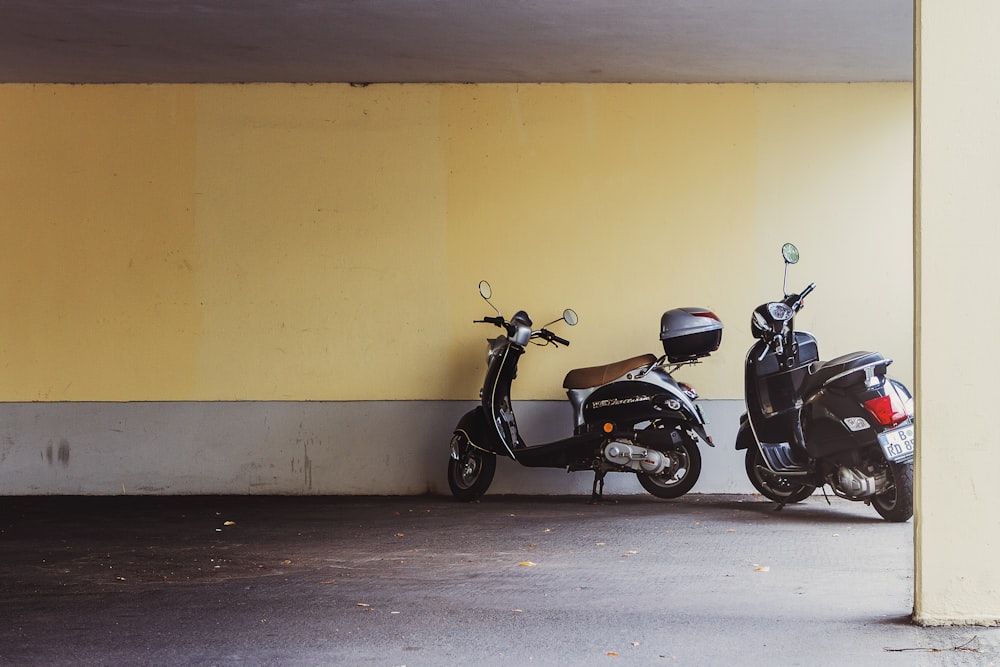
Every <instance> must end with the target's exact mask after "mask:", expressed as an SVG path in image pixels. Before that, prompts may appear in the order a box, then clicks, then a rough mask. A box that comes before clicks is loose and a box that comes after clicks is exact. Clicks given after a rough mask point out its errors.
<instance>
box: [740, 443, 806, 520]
mask: <svg viewBox="0 0 1000 667" xmlns="http://www.w3.org/2000/svg"><path fill="white" fill-rule="evenodd" d="M766 467H767V466H766V465H765V464H764V457H763V456H761V453H760V450H759V449H758V448H757V446H756V445H752V446H750V447H748V448H747V457H746V471H747V479H749V480H750V483H751V484H753V488H755V489H757V490H758V491H760V493H761V494H762V495H763V496H764V497H766V498H769V499H770V500H773V501H774V502H776V503H781V504H782V505H790V504H792V503H798V502H801V501H803V500H805V499H806V498H808V497H809V496H811V495H812V494H813V491H815V490H816V487H815V486H813V485H812V484H799V483H797V482H795V481H794V477H782V476H780V475H777V474H774V473H771V474H769V475H768V477H770V478H771V479H765V478H764V476H763V475H762V474H761V472H760V469H761V468H766Z"/></svg>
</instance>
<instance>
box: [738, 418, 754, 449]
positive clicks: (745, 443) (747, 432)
mask: <svg viewBox="0 0 1000 667" xmlns="http://www.w3.org/2000/svg"><path fill="white" fill-rule="evenodd" d="M756 445H757V442H756V441H755V440H754V437H753V430H752V429H751V428H750V421H749V419H748V418H747V414H746V413H745V412H744V413H743V415H742V416H741V417H740V430H739V431H738V432H737V433H736V449H738V450H739V449H750V448H751V447H755V446H756Z"/></svg>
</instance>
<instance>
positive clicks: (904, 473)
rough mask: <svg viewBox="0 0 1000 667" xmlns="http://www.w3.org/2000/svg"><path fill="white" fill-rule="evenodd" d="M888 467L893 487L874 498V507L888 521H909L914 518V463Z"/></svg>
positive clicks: (892, 464) (891, 464) (894, 464)
mask: <svg viewBox="0 0 1000 667" xmlns="http://www.w3.org/2000/svg"><path fill="white" fill-rule="evenodd" d="M887 465H888V472H889V474H890V475H892V487H891V488H889V489H888V490H886V491H883V492H882V493H880V494H878V495H876V496H874V497H872V507H874V508H875V511H876V512H878V513H879V516H881V517H882V518H883V519H885V520H886V521H891V522H893V523H901V522H903V521H908V520H909V519H910V517H912V516H913V463H912V462H911V463H888V464H887Z"/></svg>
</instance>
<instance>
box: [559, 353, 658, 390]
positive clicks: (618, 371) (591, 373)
mask: <svg viewBox="0 0 1000 667" xmlns="http://www.w3.org/2000/svg"><path fill="white" fill-rule="evenodd" d="M654 363H656V356H655V355H652V354H644V355H642V356H639V357H632V358H631V359H626V360H624V361H618V362H616V363H613V364H608V365H607V366H592V367H591V368H577V369H574V370H571V371H570V372H569V373H567V374H566V379H565V380H563V388H564V389H589V388H590V387H599V386H601V385H602V384H607V383H608V382H611V381H612V380H615V379H617V378H620V377H621V376H623V375H625V374H626V373H628V372H629V371H634V370H637V369H639V368H642V367H643V366H650V365H652V364H654Z"/></svg>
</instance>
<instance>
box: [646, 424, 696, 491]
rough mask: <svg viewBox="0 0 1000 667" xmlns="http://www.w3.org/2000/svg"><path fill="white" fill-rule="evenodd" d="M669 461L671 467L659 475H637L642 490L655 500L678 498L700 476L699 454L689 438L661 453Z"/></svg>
mask: <svg viewBox="0 0 1000 667" xmlns="http://www.w3.org/2000/svg"><path fill="white" fill-rule="evenodd" d="M660 453H661V454H663V455H664V456H666V457H669V458H670V459H671V465H670V466H669V467H667V469H666V470H665V471H664V472H662V473H660V474H659V475H648V474H646V473H637V474H636V477H638V478H639V483H640V484H642V488H644V489H646V491H648V492H649V493H651V494H653V495H654V496H656V497H657V498H665V499H668V500H670V499H673V498H680V497H681V496H683V495H684V494H685V493H687V492H688V491H690V490H691V488H692V487H694V484H695V482H697V481H698V477H699V476H700V475H701V452H700V451H698V445H697V444H695V442H694V441H693V440H691V439H690V438H684V440H683V441H682V442H681V444H680V445H678V446H677V449H671V450H667V451H661V452H660Z"/></svg>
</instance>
